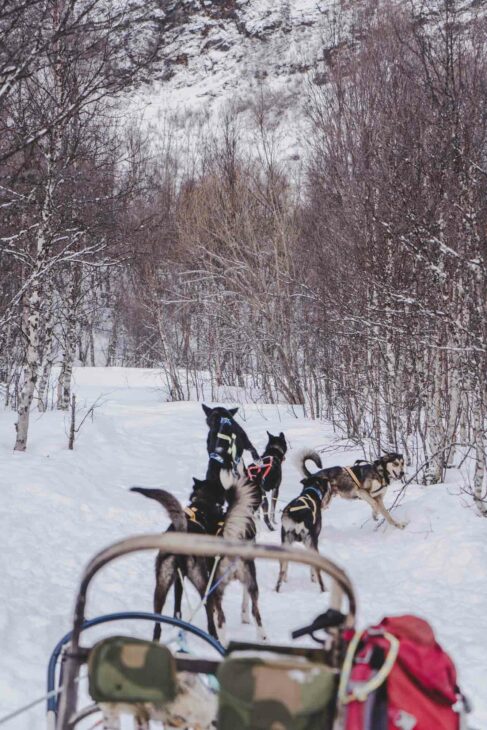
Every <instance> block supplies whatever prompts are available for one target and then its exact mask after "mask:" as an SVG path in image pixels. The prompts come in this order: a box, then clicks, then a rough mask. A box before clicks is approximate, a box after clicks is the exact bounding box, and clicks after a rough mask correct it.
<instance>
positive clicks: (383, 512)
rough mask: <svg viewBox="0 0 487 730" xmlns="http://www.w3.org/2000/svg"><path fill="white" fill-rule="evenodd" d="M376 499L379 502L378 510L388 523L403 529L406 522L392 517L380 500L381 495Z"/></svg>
mask: <svg viewBox="0 0 487 730" xmlns="http://www.w3.org/2000/svg"><path fill="white" fill-rule="evenodd" d="M376 501H377V502H378V503H379V505H378V510H379V512H380V513H381V515H382V516H383V517H384V518H385V519H386V520H387V521H388V522H389V524H390V525H394V527H397V528H399V530H404V528H405V527H406V525H407V524H408V523H407V522H398V521H397V520H395V519H394V517H393V516H392V515H391V513H390V512H389V510H388V509H387V508H386V506H385V504H384V502H383V501H382V497H376Z"/></svg>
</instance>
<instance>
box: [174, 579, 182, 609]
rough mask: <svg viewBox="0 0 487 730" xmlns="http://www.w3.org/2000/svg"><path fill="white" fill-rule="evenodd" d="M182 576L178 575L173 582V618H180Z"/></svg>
mask: <svg viewBox="0 0 487 730" xmlns="http://www.w3.org/2000/svg"><path fill="white" fill-rule="evenodd" d="M182 580H183V578H182V575H178V576H177V577H176V580H175V581H174V617H175V618H181V601H182V598H183V583H182Z"/></svg>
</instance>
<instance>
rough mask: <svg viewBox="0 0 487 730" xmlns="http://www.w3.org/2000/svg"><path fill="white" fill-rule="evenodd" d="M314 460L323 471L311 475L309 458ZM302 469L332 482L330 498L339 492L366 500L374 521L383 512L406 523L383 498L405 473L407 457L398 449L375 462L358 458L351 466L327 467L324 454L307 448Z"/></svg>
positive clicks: (391, 520) (390, 519)
mask: <svg viewBox="0 0 487 730" xmlns="http://www.w3.org/2000/svg"><path fill="white" fill-rule="evenodd" d="M308 460H310V461H312V462H314V463H315V464H316V466H317V467H318V468H319V471H317V472H315V473H314V474H311V472H310V471H309V470H308V469H307V467H306V461H308ZM300 468H301V470H302V472H303V474H304V475H305V476H306V477H309V476H314V477H317V476H319V477H320V478H324V479H327V480H328V482H329V484H330V493H329V500H331V498H332V497H334V496H335V495H336V494H338V495H339V496H340V497H343V498H344V499H363V500H364V502H367V504H369V505H370V507H371V509H372V514H373V517H374V520H377V519H379V514H380V515H382V517H384V519H385V520H387V522H388V523H389V524H390V525H394V527H398V528H400V529H403V528H404V527H406V523H404V522H398V521H397V520H395V519H394V517H392V515H391V514H390V512H389V511H388V510H387V509H386V507H385V505H384V502H383V498H384V495H385V493H386V491H387V487H388V486H389V484H390V482H391V480H392V479H401V478H402V477H403V476H404V458H403V455H402V454H399V453H397V452H389V453H387V454H384V455H383V456H381V457H379V458H378V459H376V460H375V461H372V462H368V461H362V460H361V459H358V460H357V461H356V462H355V464H354V465H353V466H351V467H347V466H332V467H329V468H326V469H323V465H322V463H321V458H320V456H319V455H318V454H317V453H316V452H315V451H306V452H304V453H303V454H301V456H300Z"/></svg>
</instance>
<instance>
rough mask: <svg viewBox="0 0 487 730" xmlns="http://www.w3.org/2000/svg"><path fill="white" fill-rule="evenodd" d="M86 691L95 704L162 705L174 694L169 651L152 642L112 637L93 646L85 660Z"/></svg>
mask: <svg viewBox="0 0 487 730" xmlns="http://www.w3.org/2000/svg"><path fill="white" fill-rule="evenodd" d="M88 677H89V691H90V695H91V697H92V699H93V700H94V701H95V702H116V703H120V702H127V703H131V702H151V703H153V704H155V705H164V704H166V703H167V702H170V701H171V700H173V699H174V698H175V696H176V692H177V682H176V665H175V661H174V658H173V656H172V654H171V652H170V651H169V649H168V648H167V647H166V646H164V645H162V644H156V643H154V642H152V641H143V640H142V639H133V638H131V637H127V636H112V637H110V638H109V639H103V640H102V641H100V642H98V643H97V644H95V646H94V647H93V649H92V650H91V651H90V656H89V659H88Z"/></svg>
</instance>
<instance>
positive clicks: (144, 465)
mask: <svg viewBox="0 0 487 730" xmlns="http://www.w3.org/2000/svg"><path fill="white" fill-rule="evenodd" d="M75 380H76V386H75V391H76V394H77V397H78V402H79V403H80V405H82V404H83V402H85V403H86V404H88V405H91V404H92V403H93V402H94V401H95V400H96V399H97V398H98V397H101V398H100V405H99V407H97V409H96V410H95V413H94V417H93V420H91V419H88V420H87V421H86V422H85V424H84V425H83V427H82V428H81V430H80V432H79V434H78V436H77V441H76V444H75V450H74V451H73V452H70V451H68V449H67V427H68V424H67V421H66V423H65V417H64V414H61V413H57V412H48V413H46V414H44V415H42V417H40V416H38V415H37V414H36V413H35V414H33V423H32V428H31V432H30V436H29V445H28V451H27V453H25V454H18V453H16V454H14V453H13V452H12V447H13V442H14V430H13V424H14V422H15V416H14V414H12V413H10V412H3V413H1V414H0V467H1V473H2V486H1V489H0V514H1V520H2V523H1V524H2V529H1V531H0V539H1V549H0V595H1V606H2V608H1V610H0V638H1V646H2V660H1V661H0V715H3V714H4V713H6V712H8V711H9V710H11V709H14V708H15V707H17V706H19V705H21V704H23V703H24V702H27V701H28V700H29V699H32V698H35V697H36V696H39V695H42V694H43V692H44V688H45V684H44V682H45V670H46V664H47V659H48V656H49V654H50V652H51V650H52V647H53V646H54V644H55V643H56V641H57V640H58V639H59V638H60V636H61V635H63V634H64V633H65V632H66V631H67V630H69V628H70V621H71V612H72V608H73V600H74V593H75V589H76V586H77V582H78V579H79V576H80V573H81V570H82V568H83V566H84V565H85V563H86V562H87V560H88V559H89V558H90V557H91V556H92V555H93V554H94V553H95V552H96V551H97V550H99V549H101V548H103V547H104V546H106V545H107V544H109V543H110V542H112V541H114V540H117V539H120V538H123V537H125V536H127V535H130V534H135V533H140V532H145V531H147V532H150V531H159V530H161V529H164V528H165V526H166V525H167V520H166V518H165V516H164V514H163V512H162V509H160V508H159V507H158V505H157V504H155V503H153V502H151V501H149V500H144V498H143V497H141V496H139V495H135V494H132V493H130V492H129V491H128V487H130V486H131V485H134V484H139V485H146V486H163V487H165V488H168V489H170V490H171V491H173V492H174V493H175V494H176V495H177V496H178V497H180V498H181V499H182V500H185V499H186V497H187V495H188V494H189V491H190V486H191V478H192V476H197V477H203V476H204V473H205V469H206V426H205V422H204V416H203V412H202V410H201V407H200V404H198V403H186V402H185V403H165V402H163V401H164V393H163V391H162V389H161V381H160V377H159V376H158V374H157V373H153V372H150V371H144V370H140V371H136V370H128V371H126V370H120V369H89V368H86V369H77V370H76V372H75ZM240 412H241V413H242V415H243V416H244V419H245V420H243V421H242V424H243V426H244V427H245V428H246V429H247V431H248V433H249V435H250V436H251V439H252V441H253V442H254V443H255V445H256V446H257V448H258V449H263V447H264V446H265V443H266V440H267V439H266V430H269V431H270V432H272V433H278V432H279V431H281V430H282V431H284V432H285V434H286V437H287V438H288V442H289V444H290V446H291V451H290V453H289V458H288V460H287V461H286V462H285V465H284V480H283V485H282V488H281V495H280V496H281V499H282V500H283V502H284V503H285V502H286V501H288V500H289V499H290V498H291V497H292V496H294V495H295V494H296V493H298V491H299V487H300V485H299V475H298V473H297V471H296V469H295V468H294V466H293V464H292V450H293V449H298V448H301V447H303V446H312V447H323V446H325V445H327V444H330V443H331V442H332V441H333V438H334V436H333V433H332V431H331V429H330V428H329V427H328V426H327V425H326V424H322V423H319V422H316V421H311V420H308V419H305V418H302V417H299V414H298V417H297V416H296V414H294V413H293V412H292V411H291V410H290V409H288V408H287V407H286V406H279V407H276V406H265V405H264V406H263V405H245V406H242V407H241V410H240ZM359 456H362V454H361V453H359V452H357V451H354V450H348V451H346V452H343V451H337V452H334V451H333V450H327V452H326V453H325V454H324V455H323V460H324V462H325V463H326V464H328V465H331V464H332V463H341V464H348V463H350V462H351V461H352V460H353V459H355V458H357V457H359ZM393 494H394V489H391V490H390V492H389V494H388V495H387V496H386V504H390V503H391V501H392V498H393ZM280 506H281V507H282V506H283V504H282V503H281V505H280ZM397 515H398V517H399V518H400V519H407V520H409V525H408V527H407V528H406V530H404V531H399V530H394V529H393V528H391V527H386V526H383V527H382V528H380V530H375V525H374V523H373V522H372V520H371V519H370V510H369V509H368V507H367V506H366V505H365V504H362V503H360V502H353V503H349V502H346V501H345V500H339V499H337V500H335V501H334V502H333V503H332V505H331V507H330V509H329V510H328V511H327V512H325V513H324V515H323V517H324V520H323V525H324V526H323V531H322V536H321V541H320V549H321V551H322V552H323V554H325V555H327V556H329V557H330V558H332V559H334V560H336V561H337V562H338V563H339V564H340V565H341V566H342V567H344V568H345V570H346V571H347V572H348V573H349V575H350V576H351V578H352V580H353V582H354V584H355V587H356V591H357V594H358V605H359V624H360V625H364V624H366V623H369V622H375V621H378V620H379V619H380V618H381V617H382V616H383V615H384V614H398V613H406V612H414V613H416V614H418V615H420V616H423V617H425V618H427V619H428V620H429V621H430V622H431V623H432V625H433V627H434V629H435V631H436V633H437V636H438V639H439V641H440V642H441V643H442V644H443V646H444V648H445V649H447V650H448V651H449V652H450V653H451V654H452V656H453V658H454V659H455V661H456V664H457V667H458V670H459V675H460V681H461V684H462V686H463V688H464V689H465V691H466V692H467V693H468V694H469V695H470V696H471V698H472V699H473V701H474V705H475V711H474V714H473V716H472V725H473V726H474V727H478V728H479V730H483V729H485V728H486V727H487V691H486V688H487V680H486V679H485V676H486V668H487V661H486V659H485V656H486V654H487V612H486V611H485V606H486V603H487V580H486V575H487V539H486V529H487V528H486V523H485V520H483V519H481V518H479V517H477V515H476V514H475V512H474V510H473V509H471V508H470V506H469V505H468V504H467V503H466V502H465V501H464V500H463V498H462V497H461V496H459V489H458V486H457V487H456V486H455V484H454V483H452V484H449V485H438V486H434V487H420V486H415V485H411V486H410V487H409V488H408V491H407V495H406V497H405V499H404V500H403V502H402V505H401V506H400V507H399V509H398V510H397ZM259 539H260V540H261V541H267V542H276V541H278V539H279V535H278V532H274V533H269V532H268V531H267V530H266V528H265V527H263V528H262V530H261V533H260V538H259ZM277 570H278V567H277V565H275V564H263V565H262V566H260V567H259V587H260V594H261V600H260V603H261V612H262V614H263V620H264V622H265V626H266V629H267V632H268V634H269V638H270V639H271V640H277V641H285V640H287V639H288V638H289V631H290V630H291V629H292V628H296V627H297V626H300V625H302V624H303V623H305V622H308V621H309V620H311V619H312V618H313V617H314V616H315V615H316V614H317V613H319V612H321V611H322V610H323V609H324V608H325V607H326V602H327V595H326V594H323V595H322V594H320V593H319V591H318V588H317V586H316V585H314V584H311V583H310V580H309V574H308V572H307V571H306V570H305V569H304V568H300V567H299V566H296V567H294V569H293V567H292V566H291V569H290V576H289V582H288V583H287V584H285V585H284V587H283V592H282V594H279V595H278V594H276V593H275V592H274V586H275V581H276V577H277ZM152 590H153V556H152V555H137V556H132V557H129V558H126V559H124V560H123V561H120V562H119V563H117V564H115V565H113V566H109V567H108V568H106V569H105V570H104V571H103V572H102V574H101V575H99V576H98V577H97V578H96V580H95V584H94V588H93V591H92V592H91V593H90V595H89V599H88V615H89V616H94V615H96V614H98V613H102V612H109V611H120V610H124V609H125V610H130V609H141V610H151V605H152ZM240 597H241V589H240V586H238V585H237V584H236V583H234V584H232V588H231V589H229V590H228V591H227V594H226V597H225V610H226V613H227V627H228V635H229V636H230V637H237V636H238V637H241V638H244V637H245V638H249V639H253V638H254V637H255V635H256V634H255V629H254V626H252V625H251V626H241V625H240ZM189 598H190V600H192V602H193V603H194V602H195V597H194V595H193V594H191V593H190V594H189ZM168 608H169V609H170V610H171V611H172V602H171V603H170V604H169V607H168ZM189 611H190V609H189V607H187V608H186V615H189ZM196 623H198V624H199V625H201V626H203V627H204V625H205V623H204V616H203V613H202V612H200V613H199V614H198V616H197V619H196ZM137 630H138V632H139V633H140V634H141V635H145V636H147V635H148V634H149V630H148V628H147V626H146V625H145V626H140V627H137ZM5 727H6V728H13V729H17V730H20V729H21V728H22V730H23V729H24V728H25V729H26V728H30V729H32V728H43V727H44V707H43V706H42V705H41V706H40V707H38V708H37V709H34V710H32V711H31V712H29V713H27V714H26V715H24V716H23V717H22V718H18V719H17V720H14V721H12V722H11V723H10V724H9V725H6V726H5Z"/></svg>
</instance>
